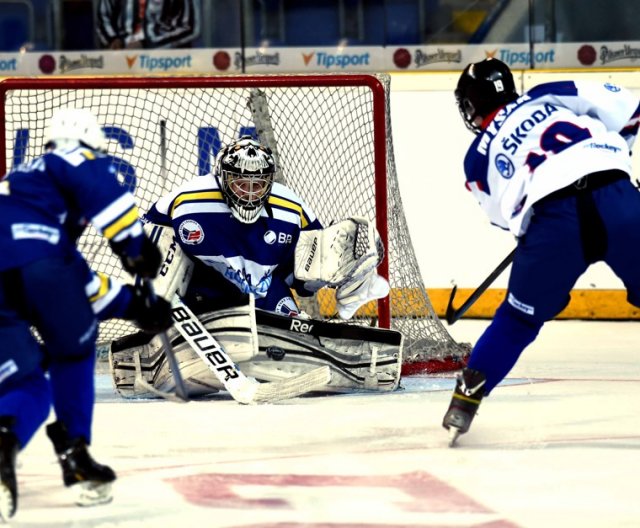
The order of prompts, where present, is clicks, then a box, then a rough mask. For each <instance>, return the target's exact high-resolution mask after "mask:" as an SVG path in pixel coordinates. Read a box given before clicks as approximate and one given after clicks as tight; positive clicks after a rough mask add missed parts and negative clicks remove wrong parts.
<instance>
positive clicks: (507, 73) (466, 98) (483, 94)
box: [455, 59, 518, 134]
mask: <svg viewBox="0 0 640 528" xmlns="http://www.w3.org/2000/svg"><path fill="white" fill-rule="evenodd" d="M455 97H456V102H457V103H458V110H459V111H460V115H461V116H462V119H464V123H465V125H467V128H468V129H469V130H471V131H472V132H474V133H475V134H479V133H480V132H481V131H482V121H483V119H484V118H485V117H487V116H488V115H490V114H491V112H493V111H495V110H497V109H498V108H500V107H501V106H504V105H506V104H508V103H511V102H512V101H515V100H516V99H517V98H518V93H517V92H516V85H515V83H514V81H513V75H512V74H511V70H510V69H509V66H507V65H506V64H505V63H504V62H502V61H499V60H498V59H485V60H483V61H480V62H476V63H472V64H469V65H468V66H467V67H466V68H465V69H464V71H463V72H462V74H461V75H460V79H459V80H458V86H457V87H456V91H455Z"/></svg>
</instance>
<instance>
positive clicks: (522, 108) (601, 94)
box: [464, 81, 640, 236]
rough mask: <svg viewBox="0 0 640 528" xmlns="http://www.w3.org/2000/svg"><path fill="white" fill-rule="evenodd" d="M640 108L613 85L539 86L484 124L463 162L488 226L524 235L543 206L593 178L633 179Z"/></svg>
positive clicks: (569, 83)
mask: <svg viewBox="0 0 640 528" xmlns="http://www.w3.org/2000/svg"><path fill="white" fill-rule="evenodd" d="M638 103H639V101H638V98H637V97H636V96H634V95H633V94H632V93H631V92H630V91H628V90H626V89H624V88H620V87H618V86H615V85H612V84H609V83H606V84H598V83H590V82H583V81H575V82H574V81H562V82H553V83H546V84H541V85H539V86H536V87H535V88H533V89H532V90H530V91H529V92H527V93H526V94H524V95H522V96H520V97H519V98H518V99H517V100H516V101H514V102H513V103H511V104H509V105H507V106H505V107H503V108H501V109H500V110H499V111H498V112H497V113H496V114H495V115H494V116H493V118H492V119H491V118H489V119H488V120H487V121H490V122H489V123H488V124H487V122H486V121H485V125H486V127H485V128H484V130H483V132H482V133H481V134H480V135H479V136H478V137H477V138H476V139H475V141H474V142H473V143H472V145H471V147H470V148H469V150H468V152H467V155H466V157H465V160H464V170H465V175H466V186H467V188H468V189H469V190H470V191H471V192H472V193H473V195H474V196H475V197H476V198H477V200H478V202H479V203H480V206H481V207H482V209H483V210H484V211H485V213H486V214H487V215H488V216H489V219H490V221H491V223H493V224H495V225H497V226H499V227H501V228H503V229H507V230H509V231H511V232H512V233H513V234H514V235H516V236H520V235H523V234H524V233H525V232H526V230H527V226H528V223H529V220H530V216H531V212H532V209H531V206H532V205H533V204H534V203H535V202H537V201H538V200H540V199H541V198H544V197H545V196H547V195H549V194H551V193H552V192H554V191H557V190H559V189H562V188H563V187H567V186H568V185H570V184H572V183H573V182H575V181H577V180H579V179H580V178H581V177H582V176H585V175H586V174H590V173H592V172H598V171H603V170H610V169H620V170H622V171H625V172H627V173H628V174H631V158H630V154H631V150H630V149H631V146H632V145H633V142H634V141H635V138H636V134H637V132H638V122H639V117H640V107H639V105H638Z"/></svg>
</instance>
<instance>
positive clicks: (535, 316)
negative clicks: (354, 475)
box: [443, 59, 640, 445]
mask: <svg viewBox="0 0 640 528" xmlns="http://www.w3.org/2000/svg"><path fill="white" fill-rule="evenodd" d="M455 98H456V101H457V104H458V108H459V110H460V114H461V115H462V118H463V120H464V122H465V124H466V125H467V127H468V128H469V129H471V130H472V131H473V132H474V133H475V134H477V137H476V139H475V140H474V141H473V143H472V144H471V146H470V148H469V150H468V152H467V155H466V157H465V160H464V171H465V175H466V186H467V188H468V189H469V190H470V191H471V192H472V193H473V195H474V197H475V198H476V199H477V200H478V202H479V204H480V206H481V207H482V209H483V210H484V211H485V213H486V214H487V215H488V217H489V219H490V221H491V223H492V224H494V225H496V226H498V227H500V228H502V229H505V230H507V231H510V232H511V233H512V234H513V235H515V237H516V238H517V242H518V244H517V248H516V251H515V254H514V258H513V264H512V269H511V275H510V277H509V284H508V291H507V296H506V299H505V301H504V302H503V303H502V305H501V306H500V307H499V308H498V310H497V312H496V314H495V317H494V318H493V321H492V322H491V324H490V325H489V327H488V328H487V329H486V330H485V332H484V333H483V334H482V336H481V337H480V339H479V340H478V342H477V343H476V345H475V347H474V348H473V350H472V352H471V356H470V358H469V362H468V365H467V368H465V369H463V371H462V372H461V373H460V375H459V376H458V379H457V382H456V387H455V389H454V393H453V397H452V400H451V403H450V406H449V408H448V410H447V412H446V414H445V416H444V420H443V426H444V427H445V428H446V429H449V432H450V435H451V445H453V444H454V443H455V441H456V438H457V436H458V435H459V434H462V433H466V432H467V431H468V429H469V426H470V424H471V421H472V419H473V417H474V415H475V414H476V411H477V409H478V406H479V404H480V401H481V400H482V398H483V396H486V395H488V394H489V393H490V392H491V391H492V390H493V389H494V387H495V386H496V385H497V384H498V383H500V381H502V379H504V377H505V376H506V375H507V374H508V373H509V371H510V370H511V369H512V367H513V366H514V365H515V363H516V361H517V360H518V358H519V356H520V354H521V352H522V351H523V350H524V349H525V348H526V347H527V346H528V345H529V344H530V343H531V342H533V341H534V339H535V338H536V336H537V335H538V332H539V331H540V329H541V328H542V326H543V324H544V323H545V321H548V320H550V319H552V318H554V317H555V316H556V315H557V314H558V313H559V312H560V311H562V309H563V308H564V307H565V306H566V305H567V303H568V302H569V295H570V291H571V289H572V287H573V285H574V284H575V282H576V280H577V279H578V277H579V276H580V275H581V274H582V273H583V272H584V271H585V270H586V269H587V268H588V267H589V266H590V265H591V264H593V263H595V262H598V261H604V262H606V263H607V264H608V265H609V266H610V267H611V269H612V270H613V271H614V273H615V274H616V275H617V276H618V277H619V278H620V279H621V280H622V282H623V283H624V285H625V287H626V289H627V298H628V300H629V302H630V303H631V304H633V305H635V306H640V193H638V191H637V189H636V188H635V187H634V185H633V184H632V182H631V179H630V174H631V157H630V154H631V147H632V145H633V143H634V141H635V139H636V135H637V132H638V124H639V119H640V107H639V105H638V103H639V101H638V98H637V97H635V96H634V95H633V94H632V93H631V92H629V91H628V90H625V89H624V88H621V87H618V86H615V85H613V84H610V83H602V84H599V83H588V82H583V81H564V82H552V83H547V84H541V85H538V86H536V87H534V88H532V89H531V90H529V91H528V92H526V93H524V94H523V95H518V93H517V92H516V87H515V84H514V79H513V75H512V73H511V71H510V70H509V68H508V66H507V65H506V64H504V63H502V62H500V61H498V60H496V59H486V60H484V61H481V62H478V63H475V64H470V65H468V66H467V67H466V68H465V69H464V71H463V72H462V74H461V76H460V79H459V81H458V85H457V88H456V90H455Z"/></svg>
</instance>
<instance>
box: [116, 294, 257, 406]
mask: <svg viewBox="0 0 640 528" xmlns="http://www.w3.org/2000/svg"><path fill="white" fill-rule="evenodd" d="M252 318H253V315H252V313H251V311H250V309H249V308H248V307H246V306H240V307H235V308H229V309H225V310H219V311H216V312H210V313H207V314H202V315H201V316H200V318H199V320H200V322H201V323H202V325H203V326H204V327H205V328H206V329H207V330H209V332H211V334H213V335H214V336H215V338H216V339H217V340H218V341H219V342H220V344H221V345H222V347H223V348H224V350H225V351H226V352H227V353H228V354H229V356H230V357H231V359H232V360H233V361H234V362H235V363H240V362H243V361H247V360H249V359H251V358H252V357H253V356H254V355H255V354H256V350H257V343H256V342H255V337H254V335H255V334H254V332H253V330H252V327H251V324H252V323H251V320H252ZM190 331H191V332H194V331H195V329H193V328H192V329H191V330H190ZM167 337H168V338H169V341H170V342H171V343H172V345H173V351H174V354H175V356H176V360H177V362H178V365H179V368H180V372H181V374H182V378H183V380H184V382H185V386H186V389H187V394H188V395H189V397H191V398H195V397H199V396H204V395H207V394H211V393H215V392H217V391H219V390H224V386H223V385H222V383H220V381H218V379H217V378H216V377H215V376H214V375H213V374H212V372H211V371H210V370H209V368H208V366H207V365H206V364H205V363H204V362H203V361H202V359H200V358H199V357H198V355H197V354H196V353H195V352H194V351H193V349H192V348H191V346H190V345H189V343H187V342H186V341H185V340H184V338H183V337H182V336H181V335H180V334H179V332H178V331H177V329H176V328H170V329H169V330H168V331H167ZM195 337H196V339H197V336H195ZM109 366H110V371H111V376H112V379H113V384H114V387H115V389H116V391H117V392H118V394H120V395H121V396H122V397H124V398H155V397H157V396H158V394H156V393H154V392H152V391H150V390H148V389H147V387H145V385H150V386H151V387H152V388H154V389H156V390H158V391H161V392H165V393H167V392H173V391H175V380H174V378H173V375H172V373H171V371H170V369H169V363H168V361H167V359H166V356H165V354H164V351H163V349H162V340H161V338H160V336H155V337H153V338H151V337H150V336H149V335H147V334H143V333H141V332H140V333H137V334H133V335H130V336H125V337H123V338H121V339H118V340H117V341H114V342H113V343H111V347H110V349H109ZM136 379H142V380H143V381H144V382H146V383H143V384H140V383H136Z"/></svg>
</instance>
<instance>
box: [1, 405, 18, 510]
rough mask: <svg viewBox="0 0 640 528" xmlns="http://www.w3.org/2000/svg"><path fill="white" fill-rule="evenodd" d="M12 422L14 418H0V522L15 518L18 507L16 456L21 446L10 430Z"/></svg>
mask: <svg viewBox="0 0 640 528" xmlns="http://www.w3.org/2000/svg"><path fill="white" fill-rule="evenodd" d="M12 421H13V419H12V418H8V417H1V418H0V522H7V521H8V520H9V519H10V518H11V517H13V516H14V514H15V513H16V509H17V507H18V485H17V481H16V455H17V454H18V450H19V444H18V439H17V438H16V435H15V434H14V433H13V432H12V431H11V429H10V427H11V423H12Z"/></svg>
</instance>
